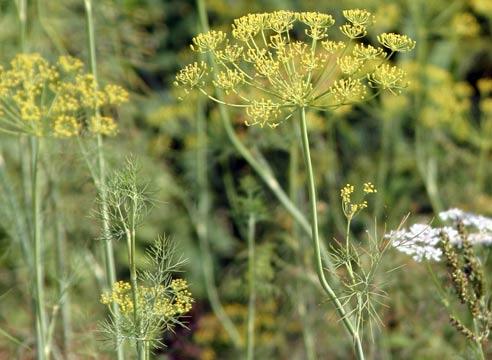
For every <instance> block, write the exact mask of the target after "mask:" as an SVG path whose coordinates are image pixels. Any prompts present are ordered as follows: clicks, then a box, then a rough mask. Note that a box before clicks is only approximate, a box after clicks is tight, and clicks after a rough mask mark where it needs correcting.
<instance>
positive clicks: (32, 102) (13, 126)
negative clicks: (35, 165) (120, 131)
mask: <svg viewBox="0 0 492 360" xmlns="http://www.w3.org/2000/svg"><path fill="white" fill-rule="evenodd" d="M83 67H84V64H83V63H82V61H80V60H79V59H76V58H73V57H71V56H60V57H59V58H58V61H57V62H56V63H54V64H50V63H49V62H48V61H47V60H46V59H44V58H43V57H42V56H41V55H40V54H37V53H33V54H19V55H17V56H16V57H15V58H14V59H13V60H12V61H11V62H10V66H9V67H8V68H6V69H4V68H2V67H0V131H3V132H7V133H11V134H30V135H34V136H55V137H64V138H65V137H72V136H77V135H79V134H80V133H81V132H82V130H84V129H86V128H88V130H89V132H91V133H97V134H105V135H108V134H110V133H114V132H115V131H114V129H116V123H115V121H114V120H113V119H112V118H109V117H108V118H105V120H104V123H105V124H106V126H105V127H90V126H88V125H89V121H88V119H86V114H87V113H90V112H95V110H100V109H101V108H103V107H109V106H119V105H121V104H123V103H124V102H126V101H128V93H127V92H126V90H124V89H123V88H121V87H120V86H117V85H112V84H110V85H107V86H106V87H105V88H104V89H102V90H100V89H98V87H97V84H96V81H95V79H94V77H93V76H92V75H90V74H87V73H84V71H83ZM108 126H109V127H110V128H112V129H113V130H112V131H107V129H108Z"/></svg>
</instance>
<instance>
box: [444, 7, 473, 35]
mask: <svg viewBox="0 0 492 360" xmlns="http://www.w3.org/2000/svg"><path fill="white" fill-rule="evenodd" d="M451 29H452V31H451V32H450V33H454V34H456V35H457V36H459V37H474V36H477V35H478V34H479V33H480V24H479V23H478V21H477V19H476V18H475V16H473V15H472V14H470V13H468V12H462V13H458V14H456V15H455V16H454V17H453V19H452V21H451Z"/></svg>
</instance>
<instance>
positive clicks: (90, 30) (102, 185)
mask: <svg viewBox="0 0 492 360" xmlns="http://www.w3.org/2000/svg"><path fill="white" fill-rule="evenodd" d="M84 5H85V13H86V21H87V38H88V46H89V59H90V68H91V72H92V75H93V76H94V81H95V86H98V74H97V58H96V40H95V30H94V15H93V7H92V0H84ZM94 112H95V115H96V116H98V115H99V109H94ZM97 166H98V170H99V171H98V175H99V177H98V178H97V179H96V178H93V181H94V182H95V183H96V187H97V190H98V192H99V195H100V197H101V204H102V206H101V213H102V220H103V231H104V234H105V235H108V234H109V214H108V202H107V193H106V161H105V158H104V147H103V138H102V136H101V135H100V134H98V135H97ZM102 243H103V252H104V263H105V269H106V287H107V289H110V288H111V286H112V284H114V283H115V282H116V267H115V261H114V250H113V243H112V242H111V239H110V238H109V236H105V239H104V240H103V241H102ZM111 306H112V311H113V313H114V314H115V318H116V319H119V308H118V306H117V305H116V304H114V303H113V304H112V305H111ZM117 321H118V320H117ZM118 329H119V326H117V333H116V335H115V336H116V339H115V340H116V344H117V359H118V360H124V358H125V355H124V352H123V346H122V345H120V343H119V340H120V335H119V330H118Z"/></svg>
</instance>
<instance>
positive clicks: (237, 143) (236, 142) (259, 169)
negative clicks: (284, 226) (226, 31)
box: [196, 0, 311, 234]
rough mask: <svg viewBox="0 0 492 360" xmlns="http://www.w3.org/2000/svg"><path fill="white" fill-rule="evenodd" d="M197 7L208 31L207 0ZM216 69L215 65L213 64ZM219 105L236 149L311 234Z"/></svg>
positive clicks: (199, 0) (301, 216)
mask: <svg viewBox="0 0 492 360" xmlns="http://www.w3.org/2000/svg"><path fill="white" fill-rule="evenodd" d="M196 3H197V7H198V14H199V17H200V23H201V27H202V30H203V31H205V32H206V31H208V30H209V25H208V19H207V12H206V9H205V1H204V0H196ZM209 60H210V62H211V64H212V65H213V63H214V61H213V59H212V58H211V57H210V58H209ZM212 67H213V68H214V69H215V67H214V66H212ZM216 92H217V99H219V100H220V101H223V100H222V99H223V94H222V92H221V91H219V90H217V91H216ZM218 107H219V112H220V117H221V120H222V125H223V126H224V129H225V131H226V135H227V137H228V138H229V140H230V141H231V143H232V145H233V146H234V147H235V148H236V150H237V151H238V152H239V154H240V155H241V156H242V157H243V158H244V159H245V160H246V162H247V163H248V164H249V165H250V166H251V167H252V168H253V169H254V170H255V171H256V173H257V174H258V175H259V177H260V178H261V179H262V180H263V181H264V182H265V184H266V185H267V186H268V187H269V188H270V190H271V191H272V192H273V194H274V195H275V196H276V197H277V199H278V200H279V201H280V203H281V204H282V206H284V207H285V209H286V210H287V211H288V212H289V213H290V214H291V216H292V217H293V218H294V219H295V220H296V221H297V222H299V224H300V225H301V227H302V228H303V230H304V231H305V232H306V233H307V234H310V232H311V228H310V226H309V222H308V220H307V219H306V217H305V216H304V215H303V214H302V212H300V211H299V209H298V208H297V207H296V206H295V205H294V204H293V203H292V202H291V201H290V199H289V197H288V196H287V195H286V194H285V192H284V191H283V190H282V188H281V187H280V184H279V183H278V181H277V179H276V178H275V177H274V176H273V174H272V173H271V171H270V170H269V169H268V168H267V167H266V166H265V165H263V164H262V163H261V162H259V161H258V160H256V159H255V157H254V156H253V154H251V152H250V151H249V150H248V149H247V148H246V147H245V146H244V144H243V143H242V142H241V140H239V138H238V137H237V136H236V133H235V132H234V128H233V126H232V124H231V120H230V117H229V112H228V111H227V109H226V107H225V106H224V105H222V104H220V103H219V104H218Z"/></svg>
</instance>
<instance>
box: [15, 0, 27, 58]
mask: <svg viewBox="0 0 492 360" xmlns="http://www.w3.org/2000/svg"><path fill="white" fill-rule="evenodd" d="M17 11H18V13H19V22H20V45H21V46H20V48H21V51H22V52H23V53H25V52H26V51H27V41H26V39H27V0H17Z"/></svg>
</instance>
